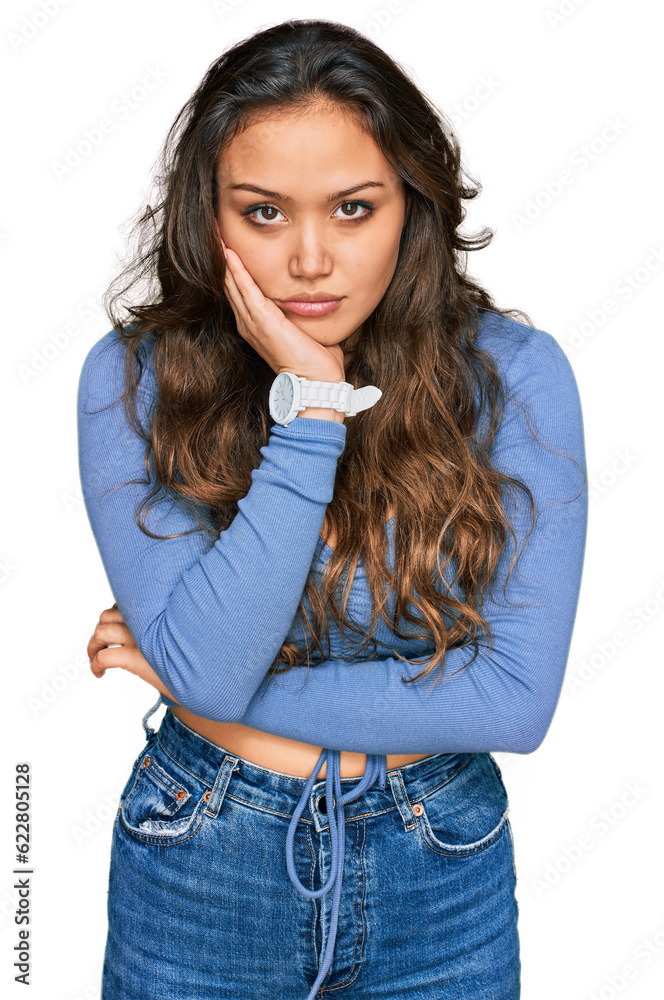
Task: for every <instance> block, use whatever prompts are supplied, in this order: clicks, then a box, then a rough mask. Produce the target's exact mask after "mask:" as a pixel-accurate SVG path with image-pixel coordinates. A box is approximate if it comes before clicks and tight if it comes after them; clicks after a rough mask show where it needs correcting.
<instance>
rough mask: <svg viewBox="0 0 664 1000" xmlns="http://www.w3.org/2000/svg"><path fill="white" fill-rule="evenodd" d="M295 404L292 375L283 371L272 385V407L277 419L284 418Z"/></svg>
mask: <svg viewBox="0 0 664 1000" xmlns="http://www.w3.org/2000/svg"><path fill="white" fill-rule="evenodd" d="M292 405H293V383H292V381H291V379H290V377H289V376H288V375H287V374H286V373H285V372H282V373H281V375H279V376H278V378H277V379H276V380H275V383H274V385H273V387H272V409H273V411H274V416H275V418H276V419H277V420H284V419H285V418H286V417H287V416H288V414H289V413H290V410H291V407H292Z"/></svg>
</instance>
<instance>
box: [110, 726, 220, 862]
mask: <svg viewBox="0 0 664 1000" xmlns="http://www.w3.org/2000/svg"><path fill="white" fill-rule="evenodd" d="M209 797H210V795H209V788H208V786H207V785H206V784H205V783H204V782H203V781H201V779H200V778H198V777H196V776H195V775H193V774H192V773H191V772H190V771H188V770H187V769H186V768H185V767H183V766H182V765H181V764H180V763H179V762H178V761H177V760H175V758H173V757H171V756H170V754H168V753H167V752H166V751H165V750H164V749H163V747H162V746H161V744H160V743H159V742H158V741H156V740H154V739H152V740H150V741H149V744H148V746H147V747H146V748H145V749H144V750H143V752H142V753H141V754H140V755H139V756H138V758H137V759H136V761H135V762H134V765H133V767H132V772H131V774H130V776H129V779H128V781H127V783H126V785H125V788H124V790H123V792H122V794H121V796H120V808H119V810H118V816H119V819H120V823H121V824H122V826H123V828H124V829H125V830H126V832H127V833H128V834H129V835H130V836H131V837H133V838H134V839H135V840H140V841H142V842H143V843H148V844H179V843H182V841H184V840H189V839H190V838H191V837H193V836H194V834H195V833H197V832H198V830H200V828H201V826H202V825H203V823H204V821H205V809H206V806H207V801H208V799H209Z"/></svg>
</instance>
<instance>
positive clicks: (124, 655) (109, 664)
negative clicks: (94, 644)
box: [90, 646, 131, 678]
mask: <svg viewBox="0 0 664 1000" xmlns="http://www.w3.org/2000/svg"><path fill="white" fill-rule="evenodd" d="M130 662H131V654H130V653H129V651H128V650H127V648H126V647H125V646H102V648H101V649H99V650H97V653H96V654H95V656H93V657H92V658H91V660H90V670H91V671H92V673H93V674H94V676H95V677H98V678H100V677H103V676H104V674H105V672H106V671H107V670H112V669H114V668H115V669H118V668H119V669H124V670H128V669H129V664H130Z"/></svg>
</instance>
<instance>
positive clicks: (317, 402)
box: [298, 376, 383, 417]
mask: <svg viewBox="0 0 664 1000" xmlns="http://www.w3.org/2000/svg"><path fill="white" fill-rule="evenodd" d="M298 377H299V379H300V406H305V407H307V406H320V407H323V408H325V407H329V408H330V409H334V410H338V411H339V412H340V413H345V414H346V415H347V416H349V417H352V416H355V414H356V413H359V412H360V411H361V410H366V409H368V408H369V407H370V406H373V405H374V403H376V402H378V400H379V399H380V397H381V396H382V395H383V393H382V391H381V390H380V389H379V388H378V387H377V386H375V385H365V386H362V387H361V388H360V389H354V388H353V386H352V385H351V384H350V382H322V381H319V380H317V379H308V378H304V377H303V376H298Z"/></svg>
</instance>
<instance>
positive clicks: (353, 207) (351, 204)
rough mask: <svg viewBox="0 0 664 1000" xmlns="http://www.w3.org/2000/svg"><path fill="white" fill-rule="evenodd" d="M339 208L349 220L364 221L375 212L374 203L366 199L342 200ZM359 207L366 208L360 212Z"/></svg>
mask: <svg viewBox="0 0 664 1000" xmlns="http://www.w3.org/2000/svg"><path fill="white" fill-rule="evenodd" d="M339 208H340V209H341V210H342V212H343V213H344V217H345V218H346V219H347V220H348V221H349V222H362V221H363V220H364V219H368V218H369V216H370V215H372V214H373V205H370V204H369V203H368V202H366V201H342V203H341V204H340V205H339ZM358 208H359V209H364V211H362V212H360V213H358V211H357V209H358ZM348 210H350V211H348Z"/></svg>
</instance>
